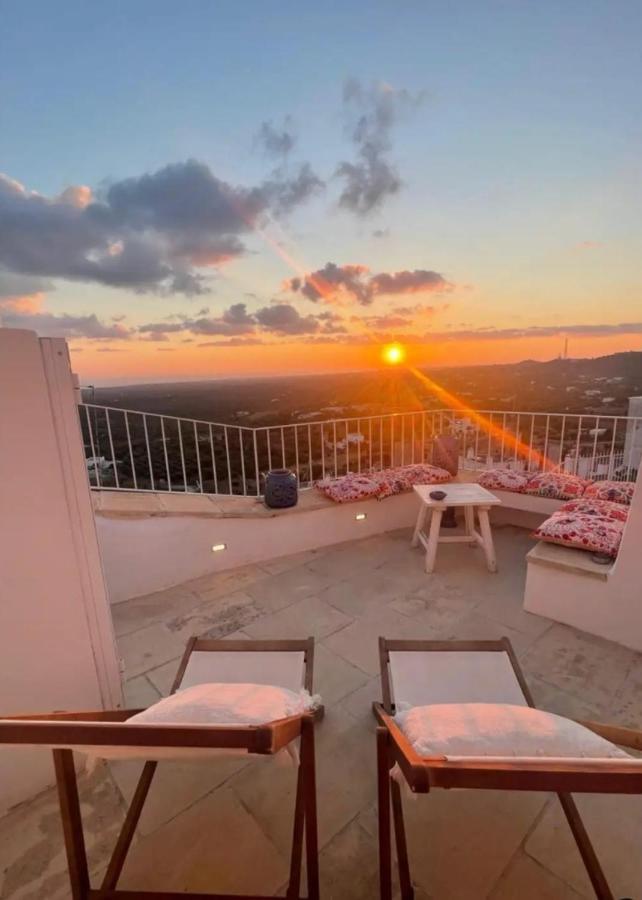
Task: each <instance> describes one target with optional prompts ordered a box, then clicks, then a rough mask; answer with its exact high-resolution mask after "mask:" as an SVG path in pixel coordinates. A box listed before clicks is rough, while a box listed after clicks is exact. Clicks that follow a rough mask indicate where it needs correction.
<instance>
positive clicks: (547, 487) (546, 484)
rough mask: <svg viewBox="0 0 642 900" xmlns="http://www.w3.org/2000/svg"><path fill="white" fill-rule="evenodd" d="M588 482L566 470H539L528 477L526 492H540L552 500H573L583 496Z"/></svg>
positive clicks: (540, 494)
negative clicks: (568, 473)
mask: <svg viewBox="0 0 642 900" xmlns="http://www.w3.org/2000/svg"><path fill="white" fill-rule="evenodd" d="M588 483H589V482H588V481H585V480H584V478H578V476H577V475H567V474H566V473H564V472H538V473H537V475H532V476H531V477H530V478H529V479H528V484H527V485H526V487H525V488H524V493H526V494H538V495H539V496H540V497H550V498H551V499H552V500H573V499H575V498H576V497H581V496H582V494H583V493H584V490H585V488H586V486H587V484H588Z"/></svg>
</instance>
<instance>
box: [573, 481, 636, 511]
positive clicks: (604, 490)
mask: <svg viewBox="0 0 642 900" xmlns="http://www.w3.org/2000/svg"><path fill="white" fill-rule="evenodd" d="M634 490H635V481H594V482H592V484H589V486H588V487H587V488H586V490H585V491H584V495H583V496H584V497H593V498H594V499H596V500H611V501H612V502H613V503H625V504H626V505H627V506H630V504H631V500H632V499H633V491H634Z"/></svg>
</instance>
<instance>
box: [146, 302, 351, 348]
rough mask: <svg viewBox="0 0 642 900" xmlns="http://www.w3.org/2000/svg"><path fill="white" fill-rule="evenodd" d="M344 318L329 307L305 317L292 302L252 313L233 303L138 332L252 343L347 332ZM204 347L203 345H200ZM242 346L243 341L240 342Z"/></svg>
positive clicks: (152, 337) (154, 337) (156, 336)
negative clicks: (210, 313)
mask: <svg viewBox="0 0 642 900" xmlns="http://www.w3.org/2000/svg"><path fill="white" fill-rule="evenodd" d="M345 330H346V329H345V326H344V325H343V319H342V317H341V316H339V315H338V314H337V313H335V312H332V311H330V310H326V311H324V312H321V313H318V314H315V315H306V316H302V315H301V314H300V313H299V311H298V310H297V309H296V308H295V307H294V306H292V305H291V304H289V303H273V304H272V305H270V306H263V307H261V308H260V309H257V310H256V311H255V312H253V313H249V312H248V311H247V307H246V305H245V303H234V304H232V306H230V307H228V308H227V309H226V310H224V311H223V312H222V313H221V315H219V316H209V317H195V318H189V317H188V316H181V318H180V321H178V322H171V323H168V322H149V323H148V324H146V325H141V326H140V328H139V332H140V333H141V334H143V335H145V337H144V338H143V340H152V341H160V342H164V341H165V340H166V339H167V338H166V335H167V334H168V333H179V332H183V333H185V332H187V333H191V334H196V335H221V336H225V337H230V338H240V337H241V336H244V337H243V341H242V343H250V342H251V340H252V339H253V338H255V337H256V336H257V335H258V334H259V333H263V334H271V335H279V336H281V335H287V334H291V335H301V334H314V333H324V334H340V333H343V332H344V331H345ZM220 343H225V345H227V346H231V345H230V343H229V342H228V341H225V342H218V341H214V342H208V346H219V345H220ZM199 346H203V344H199ZM239 346H240V342H239Z"/></svg>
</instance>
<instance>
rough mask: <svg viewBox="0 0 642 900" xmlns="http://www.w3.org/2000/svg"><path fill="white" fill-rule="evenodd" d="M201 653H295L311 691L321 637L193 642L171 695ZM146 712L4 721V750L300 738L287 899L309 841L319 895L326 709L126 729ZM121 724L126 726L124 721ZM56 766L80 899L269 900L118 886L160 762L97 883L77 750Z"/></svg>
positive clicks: (274, 742) (310, 883)
mask: <svg viewBox="0 0 642 900" xmlns="http://www.w3.org/2000/svg"><path fill="white" fill-rule="evenodd" d="M196 651H199V652H200V651H211V652H216V651H226V652H230V651H232V652H234V651H245V652H247V651H260V652H266V651H267V652H269V651H274V652H281V651H296V652H303V654H304V687H305V688H306V689H307V690H308V691H310V692H312V676H313V667H314V639H313V638H308V639H307V640H283V641H254V640H241V641H227V640H209V639H206V638H198V637H193V638H190V640H189V641H188V643H187V647H186V649H185V653H184V655H183V657H182V660H181V663H180V665H179V667H178V671H177V673H176V677H175V679H174V683H173V685H172V688H171V693H174V692H175V691H176V690H178V688H179V687H180V685H181V681H182V679H183V675H184V673H185V670H186V668H187V665H188V663H189V659H190V656H191V654H192V653H193V652H196ZM137 712H141V710H136V709H127V710H123V709H118V710H108V711H98V712H87V713H84V712H79V713H52V714H48V715H37V716H35V715H31V716H11V717H8V718H6V719H4V720H2V721H0V745H2V744H28V745H38V744H46V745H49V746H52V747H56V748H59V747H60V748H65V747H77V746H83V745H84V746H87V747H88V748H89V747H92V746H99V747H104V746H128V747H131V746H136V747H159V746H163V747H168V748H173V747H180V748H186V747H191V748H201V749H203V748H205V749H214V748H217V749H220V748H223V749H245V750H247V751H248V752H249V753H255V754H274V753H276V752H278V751H279V750H281V749H282V748H283V747H286V746H287V745H288V744H289V743H290V742H291V741H293V740H294V739H295V738H297V737H300V739H301V746H300V764H299V770H298V775H297V789H296V800H295V807H294V820H293V831H292V851H291V856H290V877H289V882H288V888H287V892H286V895H285V896H286V898H287V900H302V898H301V895H300V887H301V869H302V861H303V841H304V836H305V850H306V877H307V898H308V900H318V898H319V868H318V835H317V809H316V765H315V749H314V723H315V721H316V720H318V719H319V718H321V716H322V715H323V709H322V708H321V709H319V710H317V711H316V712H314V713H306V714H303V715H296V716H289V717H288V718H285V719H280V720H278V721H276V722H271V723H270V724H268V725H259V726H254V725H248V726H211V727H209V728H204V727H203V726H202V725H200V726H193V725H192V726H189V725H177V726H172V727H170V726H166V725H164V726H163V727H162V728H158V729H155V728H152V727H150V726H149V725H142V726H136V725H126V724H123V723H124V722H125V720H126V719H128V718H129V717H130V716H132V715H134V714H135V713H137ZM119 723H121V724H119ZM52 752H53V758H54V768H55V774H56V784H57V788H58V798H59V803H60V812H61V818H62V827H63V834H64V841H65V850H66V853H67V862H68V867H69V879H70V882H71V893H72V898H73V900H99V898H100V900H111V898H114V900H179V898H181V900H183V898H185V897H190V898H194V900H199V898H200V900H268V895H265V896H264V895H241V894H203V893H184V892H162V891H128V890H121V889H118V888H117V883H118V879H119V877H120V874H121V872H122V869H123V866H124V864H125V860H126V858H127V853H128V851H129V848H130V846H131V842H132V839H133V837H134V833H135V830H136V825H137V824H138V820H139V818H140V815H141V813H142V811H143V806H144V804H145V800H146V799H147V794H148V792H149V789H150V786H151V783H152V780H153V777H154V773H155V772H156V767H157V766H158V762H156V761H147V762H145V764H144V766H143V770H142V773H141V775H140V778H139V781H138V784H137V786H136V790H135V792H134V795H133V797H132V801H131V803H130V806H129V809H128V810H127V814H126V817H125V821H124V823H123V826H122V828H121V831H120V833H119V835H118V838H117V840H116V844H115V846H114V850H113V852H112V856H111V859H110V861H109V864H108V866H107V871H106V873H105V875H104V877H103V880H102V883H101V886H100V887H99V888H93V887H92V886H91V883H90V878H89V871H88V865H87V853H86V849H85V839H84V832H83V826H82V818H81V813H80V803H79V798H78V785H77V780H76V770H75V767H74V759H73V751H72V750H70V749H54V750H53V751H52Z"/></svg>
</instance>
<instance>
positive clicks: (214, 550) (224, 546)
mask: <svg viewBox="0 0 642 900" xmlns="http://www.w3.org/2000/svg"><path fill="white" fill-rule="evenodd" d="M221 550H227V544H213V545H212V553H220V552H221Z"/></svg>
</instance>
